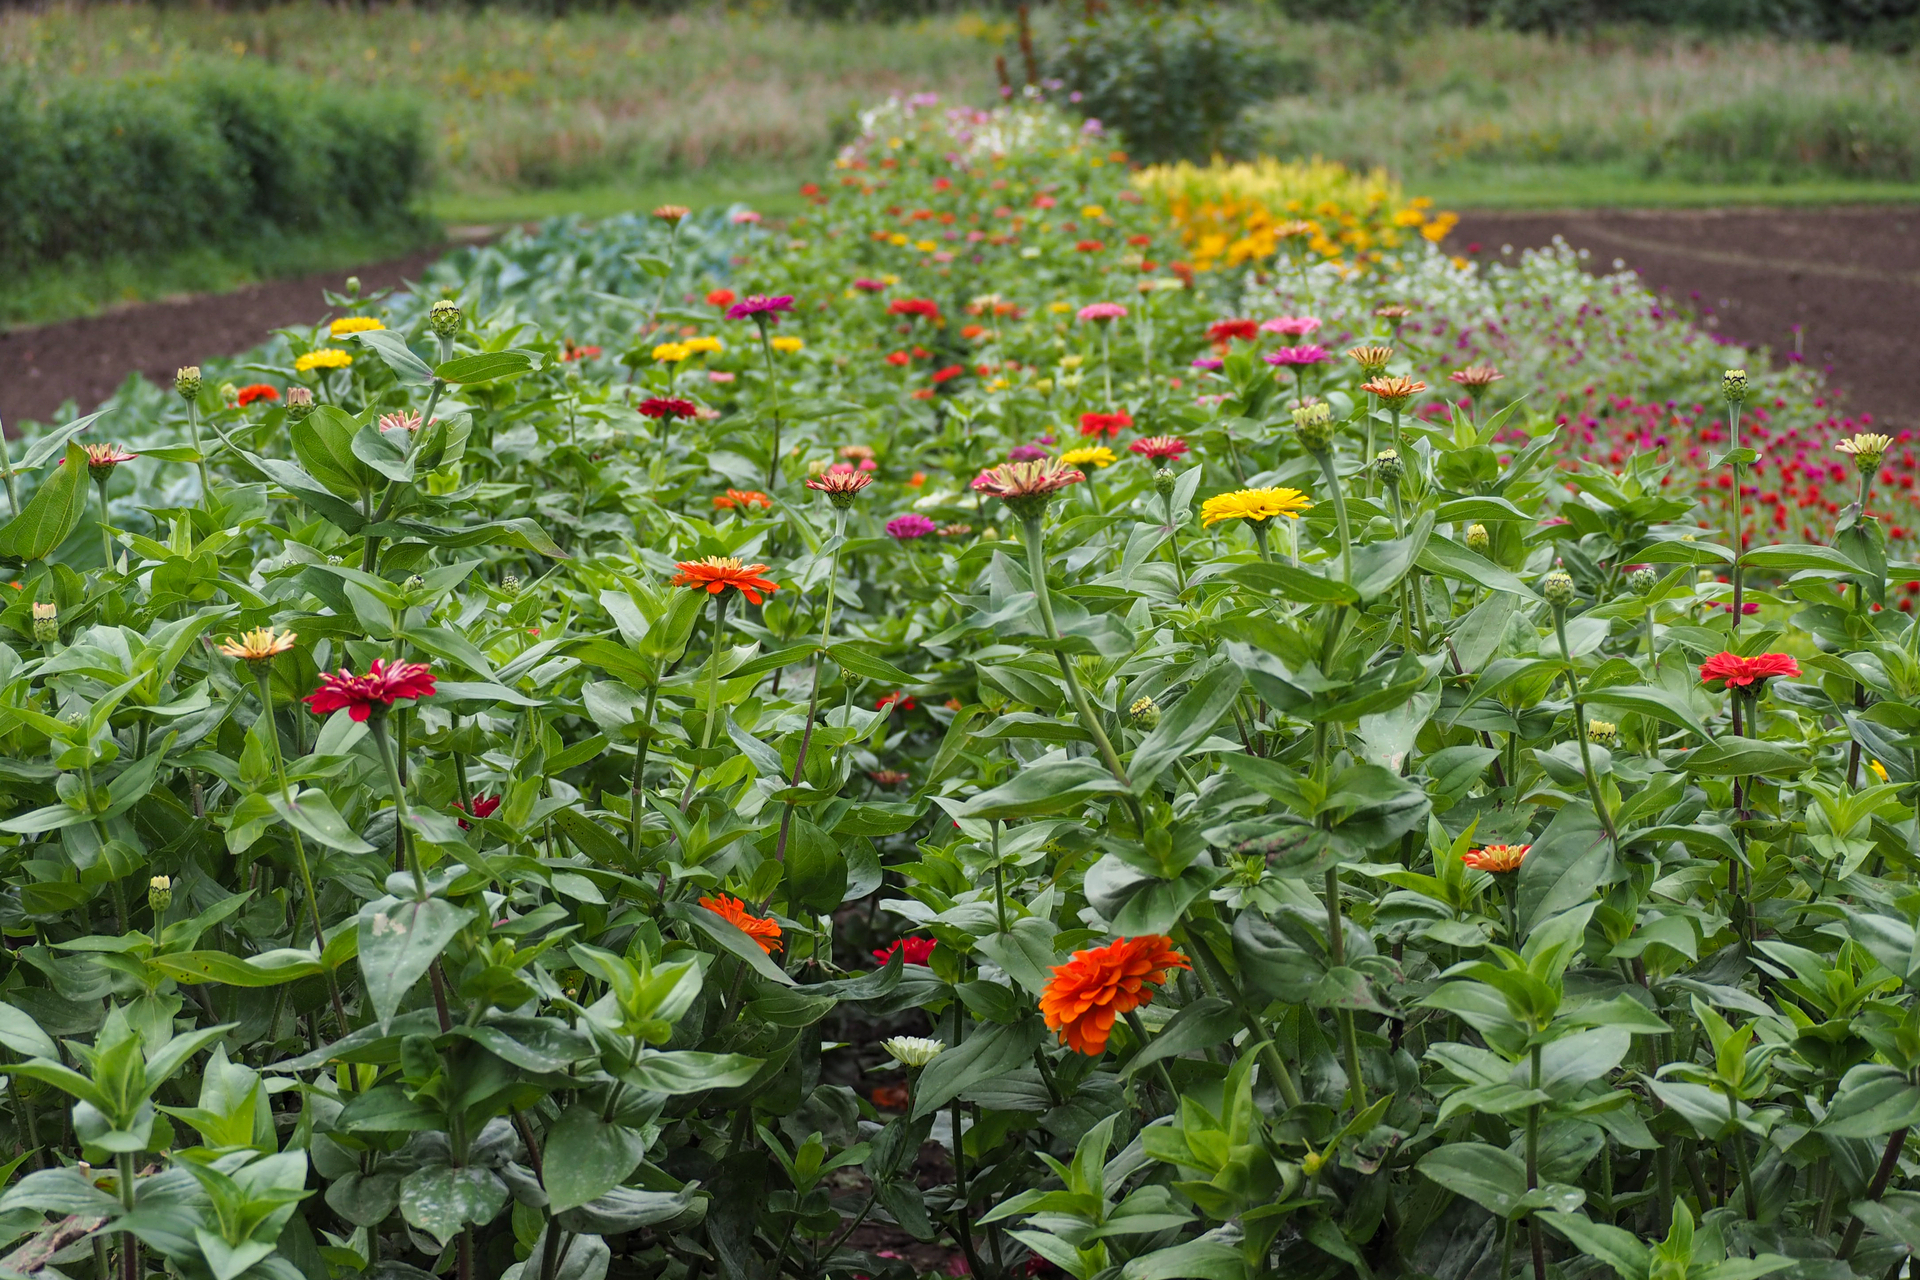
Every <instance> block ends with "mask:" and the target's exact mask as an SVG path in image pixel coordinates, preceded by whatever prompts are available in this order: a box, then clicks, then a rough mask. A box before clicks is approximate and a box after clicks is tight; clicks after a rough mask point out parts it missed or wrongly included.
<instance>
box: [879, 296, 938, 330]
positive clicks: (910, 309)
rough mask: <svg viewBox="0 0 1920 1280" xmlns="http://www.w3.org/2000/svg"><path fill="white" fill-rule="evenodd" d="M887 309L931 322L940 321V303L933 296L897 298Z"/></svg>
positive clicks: (898, 314) (897, 314)
mask: <svg viewBox="0 0 1920 1280" xmlns="http://www.w3.org/2000/svg"><path fill="white" fill-rule="evenodd" d="M887 310H888V311H889V312H891V313H893V314H894V315H896V316H914V317H917V318H918V319H921V320H925V321H927V322H928V323H930V324H937V323H939V321H940V304H939V303H937V302H935V301H933V300H932V299H931V298H895V299H894V300H893V301H892V302H889V303H888V304H887Z"/></svg>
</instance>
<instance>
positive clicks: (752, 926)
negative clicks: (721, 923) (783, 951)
mask: <svg viewBox="0 0 1920 1280" xmlns="http://www.w3.org/2000/svg"><path fill="white" fill-rule="evenodd" d="M700 905H701V906H703V907H705V908H706V909H707V910H709V911H711V912H713V914H715V915H717V916H719V917H720V918H721V919H722V920H725V921H726V922H727V923H728V924H730V925H732V926H733V927H734V928H736V929H738V930H740V932H742V933H744V934H746V935H747V936H748V937H749V938H752V939H753V940H754V941H755V942H757V943H759V944H760V949H761V950H762V951H764V952H766V953H767V954H768V955H772V954H773V949H774V948H775V947H777V946H779V945H780V926H779V924H778V923H777V922H775V921H774V920H773V919H772V918H771V917H769V918H766V919H762V918H761V917H759V916H751V915H748V914H747V904H746V903H744V902H742V901H740V899H738V898H733V897H729V896H728V895H726V894H724V893H723V894H721V895H720V896H719V897H717V898H702V899H700Z"/></svg>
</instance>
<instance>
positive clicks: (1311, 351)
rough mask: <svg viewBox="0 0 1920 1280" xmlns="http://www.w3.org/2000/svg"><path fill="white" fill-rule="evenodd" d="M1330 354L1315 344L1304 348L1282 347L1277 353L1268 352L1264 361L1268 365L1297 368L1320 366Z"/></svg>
mask: <svg viewBox="0 0 1920 1280" xmlns="http://www.w3.org/2000/svg"><path fill="white" fill-rule="evenodd" d="M1328 354H1329V353H1328V351H1327V349H1326V348H1325V347H1323V346H1321V345H1320V344H1319V343H1317V342H1315V343H1310V344H1309V345H1307V346H1304V347H1281V348H1280V349H1279V350H1277V351H1269V352H1267V354H1266V355H1265V356H1263V357H1262V359H1264V360H1265V361H1266V362H1267V363H1268V364H1273V365H1282V366H1285V367H1287V368H1297V367H1298V366H1300V365H1308V364H1319V363H1320V362H1321V361H1322V360H1325V359H1326V358H1327V356H1328Z"/></svg>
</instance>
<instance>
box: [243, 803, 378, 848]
mask: <svg viewBox="0 0 1920 1280" xmlns="http://www.w3.org/2000/svg"><path fill="white" fill-rule="evenodd" d="M267 803H268V804H270V805H272V806H273V811H274V812H275V813H277V814H279V815H280V817H281V818H282V819H284V820H285V821H286V823H287V825H289V826H291V827H293V828H294V829H295V830H297V831H299V832H300V833H301V834H303V835H305V836H308V837H310V838H312V839H314V840H318V841H319V842H320V843H321V844H323V845H325V846H326V847H327V848H329V849H338V850H339V851H340V852H342V853H372V852H373V846H372V845H370V844H368V843H367V842H366V841H365V840H362V839H361V838H360V836H359V835H358V833H356V832H355V831H354V829H353V828H352V827H350V826H348V825H347V820H346V819H345V818H343V817H341V816H340V811H339V810H338V809H336V808H334V807H333V801H332V800H331V799H330V798H329V797H328V795H327V793H326V792H324V791H321V790H319V789H318V788H315V787H309V788H308V789H307V790H305V791H302V792H300V793H299V794H298V795H296V796H294V797H293V800H292V803H288V800H287V797H286V796H285V795H284V794H283V793H281V792H279V791H273V792H269V793H267Z"/></svg>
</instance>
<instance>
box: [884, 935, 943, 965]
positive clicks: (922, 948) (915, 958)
mask: <svg viewBox="0 0 1920 1280" xmlns="http://www.w3.org/2000/svg"><path fill="white" fill-rule="evenodd" d="M933 946H934V943H933V939H932V938H899V939H896V940H895V941H893V942H889V943H888V944H887V945H886V946H884V947H881V948H880V949H879V950H878V951H876V952H874V953H873V958H874V959H875V960H878V961H879V962H880V963H881V964H885V963H886V962H887V961H889V960H891V959H893V954H894V952H896V951H897V952H899V953H900V954H901V957H902V959H903V960H905V962H906V963H907V964H925V963H926V962H927V961H928V960H929V959H930V958H931V957H932V956H933Z"/></svg>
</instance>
